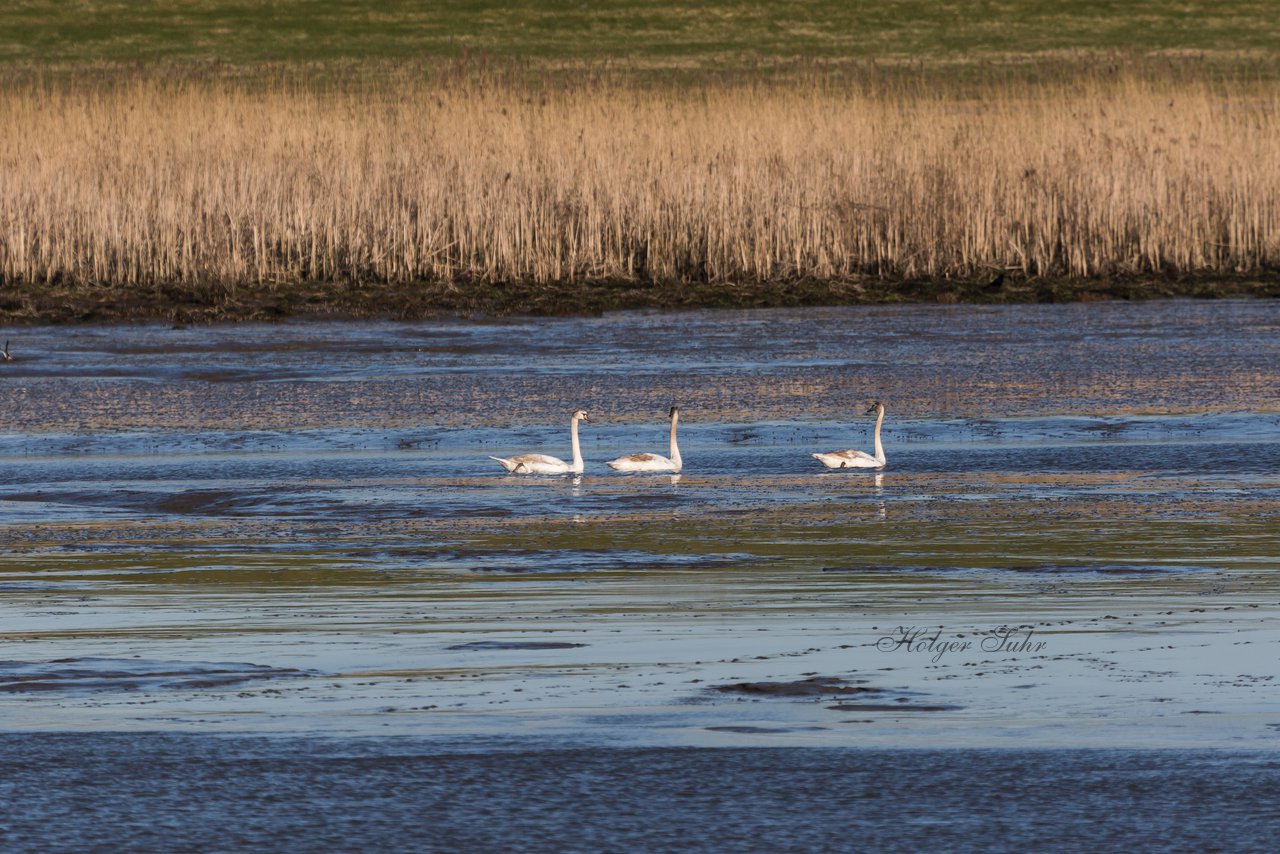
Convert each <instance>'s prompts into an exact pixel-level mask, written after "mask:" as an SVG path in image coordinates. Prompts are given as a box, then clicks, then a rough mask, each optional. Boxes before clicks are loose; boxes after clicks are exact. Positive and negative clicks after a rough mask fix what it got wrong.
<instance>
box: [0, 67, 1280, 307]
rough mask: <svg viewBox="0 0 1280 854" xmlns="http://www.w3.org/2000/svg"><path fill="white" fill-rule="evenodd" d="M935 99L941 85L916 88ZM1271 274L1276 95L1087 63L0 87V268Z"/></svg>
mask: <svg viewBox="0 0 1280 854" xmlns="http://www.w3.org/2000/svg"><path fill="white" fill-rule="evenodd" d="M944 89H945V87H944ZM1278 265H1280V91H1278V90H1277V89H1276V88H1275V87H1266V86H1255V87H1253V88H1252V89H1250V91H1249V92H1248V94H1247V95H1244V94H1240V93H1236V94H1233V93H1232V92H1231V91H1224V90H1223V89H1221V88H1219V89H1211V88H1210V87H1208V86H1205V85H1198V84H1194V83H1192V84H1188V83H1175V82H1163V83H1162V82H1159V81H1152V80H1147V81H1140V80H1138V79H1127V80H1118V81H1106V80H1092V81H1089V82H1086V83H1078V82H1077V83H1070V82H1063V83H1061V84H1058V85H1039V84H1037V85H1030V84H1026V83H1022V84H1019V83H1010V84H1008V85H1006V86H994V87H990V88H989V89H988V91H986V92H985V93H984V94H983V96H982V97H978V98H975V97H970V96H966V95H961V94H960V93H959V91H958V90H957V91H956V92H947V91H937V90H923V89H912V88H910V87H902V88H900V89H896V90H895V89H893V88H888V89H882V90H879V91H874V92H872V91H870V90H866V89H858V88H856V87H841V86H838V85H832V84H830V83H826V84H824V83H819V82H814V83H813V84H811V85H810V84H804V83H795V82H792V83H789V84H787V85H784V86H762V85H754V86H753V85H734V84H731V83H724V84H709V85H704V86H700V87H698V86H695V87H685V88H675V87H671V88H665V89H664V88H661V87H648V88H642V87H628V86H626V85H622V84H602V85H586V86H579V87H566V88H560V89H552V88H545V89H537V88H534V87H521V86H519V85H473V86H467V85H449V84H447V83H438V84H432V83H427V82H419V83H413V84H405V85H402V86H401V87H399V88H397V89H396V91H394V92H388V91H382V92H376V91H374V92H370V93H365V94H360V93H352V92H327V93H318V92H306V91H301V90H299V89H297V88H295V87H290V86H283V85H282V86H279V87H275V88H269V89H268V90H267V91H261V90H255V91H250V90H248V89H244V88H237V87H235V86H234V85H228V84H225V83H217V82H205V83H201V82H198V81H197V82H194V83H185V84H182V85H176V86H175V85H170V84H165V83H163V82H160V81H155V80H147V79H141V80H134V81H132V82H129V83H127V84H125V85H102V86H92V85H83V84H82V85H74V86H67V85H55V86H40V85H37V84H30V85H26V86H22V87H10V88H9V89H8V90H7V91H5V92H3V93H2V94H0V277H3V280H4V281H7V282H26V283H40V282H62V283H81V282H83V283H109V284H119V285H130V284H135V283H144V284H155V283H177V284H182V283H203V284H207V283H209V282H217V283H225V284H226V285H228V286H235V285H236V284H240V283H250V282H252V283H262V282H267V283H281V284H287V283H290V282H296V281H300V280H321V281H326V280H332V281H348V280H354V279H359V280H381V281H388V282H396V283H403V282H410V281H417V280H424V279H426V280H435V281H441V280H444V281H450V282H458V283H464V282H488V281H499V280H523V281H539V282H540V281H553V280H573V279H580V278H611V277H621V278H627V279H635V280H641V281H664V282H665V281H691V280H696V281H711V282H714V281H721V280H735V281H760V280H770V281H776V280H785V279H789V278H793V277H806V278H807V277H817V278H828V277H833V278H846V277H859V276H880V277H952V276H954V277H970V276H976V275H982V274H984V271H987V270H991V269H995V268H1008V269H1012V270H1018V271H1021V272H1022V273H1025V274H1027V275H1029V276H1044V275H1054V276H1056V275H1065V276H1079V277H1089V276H1099V275H1109V274H1123V273H1133V274H1149V273H1167V272H1191V271H1194V272H1215V271H1218V272H1258V271H1262V270H1264V269H1268V268H1270V269H1275V268H1276V267H1277V266H1278Z"/></svg>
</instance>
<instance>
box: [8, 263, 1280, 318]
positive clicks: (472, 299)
mask: <svg viewBox="0 0 1280 854" xmlns="http://www.w3.org/2000/svg"><path fill="white" fill-rule="evenodd" d="M1177 298H1183V299H1228V298H1254V299H1275V298H1280V275H1270V276H1257V275H1249V276H1226V277H1223V276H1221V275H1216V274H1199V275H1187V276H1170V277H1113V278H1105V279H1066V278H1026V279H1022V278H1014V277H1012V276H999V277H993V278H992V279H984V280H979V281H973V280H969V281H948V280H932V279H919V280H906V281H903V280H889V279H867V280H835V281H821V280H797V281H780V282H752V283H741V284H731V283H724V282H715V283H687V282H686V283H678V284H676V283H673V284H650V283H643V282H638V281H630V280H592V281H569V282H559V283H553V284H547V283H532V282H498V283H485V284H461V285H460V284H457V283H446V282H420V283H413V284H388V283H334V282H309V283H305V284H289V285H277V284H251V285H235V286H229V285H223V284H210V285H206V286H203V287H192V286H187V285H156V286H151V287H140V286H85V285H80V286H74V287H59V286H53V287H50V286H46V285H29V284H3V285H0V323H3V324H5V325H8V326H50V325H74V324H81V323H134V322H148V321H152V322H154V321H165V322H171V323H175V324H187V323H195V324H203V323H226V322H251V321H252V322H261V321H279V320H286V319H298V320H307V319H323V320H372V319H389V320H433V319H444V318H466V317H506V316H543V317H565V316H583V315H586V316H590V315H600V314H604V313H606V312H612V311H635V310H645V309H651V310H664V309H666V310H680V309H687V310H691V309H708V308H725V309H747V308H800V307H821V306H844V305H892V304H944V305H945V304H967V305H1004V304H1032V303H1041V304H1050V303H1062V302H1098V301H1114V300H1120V301H1137V300H1151V299H1177Z"/></svg>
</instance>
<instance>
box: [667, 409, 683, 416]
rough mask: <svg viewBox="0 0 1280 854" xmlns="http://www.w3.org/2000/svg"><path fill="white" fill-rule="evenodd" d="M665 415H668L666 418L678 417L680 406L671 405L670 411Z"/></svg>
mask: <svg viewBox="0 0 1280 854" xmlns="http://www.w3.org/2000/svg"><path fill="white" fill-rule="evenodd" d="M667 417H668V418H679V417H680V407H678V406H673V407H671V411H670V412H668V413H667Z"/></svg>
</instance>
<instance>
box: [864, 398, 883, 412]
mask: <svg viewBox="0 0 1280 854" xmlns="http://www.w3.org/2000/svg"><path fill="white" fill-rule="evenodd" d="M873 412H874V413H876V414H877V415H879V414H880V413H881V412H884V404H883V403H881V402H880V401H878V400H877V401H876V402H875V403H873V404H871V408H870V409H868V410H867V411H866V414H867V415H870V414H871V413H873Z"/></svg>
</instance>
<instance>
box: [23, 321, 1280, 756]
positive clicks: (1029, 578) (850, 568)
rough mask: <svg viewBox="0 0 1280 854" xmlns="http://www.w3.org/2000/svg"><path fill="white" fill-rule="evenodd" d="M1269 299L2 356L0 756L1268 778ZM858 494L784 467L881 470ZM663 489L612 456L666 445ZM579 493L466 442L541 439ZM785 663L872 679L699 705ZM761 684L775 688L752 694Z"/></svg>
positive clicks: (1272, 474)
mask: <svg viewBox="0 0 1280 854" xmlns="http://www.w3.org/2000/svg"><path fill="white" fill-rule="evenodd" d="M1277 333H1280V305H1277V304H1275V303H1267V302H1219V303H1192V302H1168V303H1143V304H1132V305H1130V304H1114V305H1111V304H1107V305H1097V304H1095V305H1070V306H1002V307H996V308H986V307H905V308H848V309H822V310H796V311H759V312H694V313H685V314H669V313H652V314H625V315H612V316H606V317H603V318H586V319H581V318H580V319H565V320H539V321H502V322H494V323H479V322H476V323H470V322H467V323H461V322H460V323H450V324H445V323H428V324H396V323H373V324H312V323H297V324H288V325H279V326H268V325H262V326H234V327H232V326H227V327H202V328H190V329H170V328H167V327H163V326H137V327H110V328H107V327H103V328H97V327H80V328H69V327H64V328H50V329H36V330H23V331H21V332H14V333H11V334H10V335H9V336H8V337H10V338H11V339H12V351H13V352H14V354H15V361H13V362H10V363H5V364H3V365H0V404H2V405H3V406H4V408H5V411H6V412H8V413H10V419H9V421H8V427H7V430H6V432H4V433H3V434H0V465H3V467H4V472H5V476H4V479H3V483H2V485H0V547H3V549H4V551H3V556H2V557H0V642H2V643H3V647H2V648H0V729H5V730H10V731H17V730H22V731H28V732H31V731H37V730H41V731H47V730H62V731H86V730H91V731H104V730H111V731H142V730H147V731H153V730H168V731H174V732H178V733H188V732H200V733H206V732H210V731H214V732H234V733H278V734H287V733H302V732H308V733H312V732H320V733H334V734H344V735H360V736H370V735H374V734H379V735H381V734H388V733H391V734H399V735H403V736H409V737H413V738H419V739H463V740H473V739H480V738H492V737H496V736H503V737H515V736H518V737H520V738H524V739H530V740H532V741H534V742H539V741H546V742H547V743H554V744H555V745H557V746H559V747H564V746H570V747H574V746H578V747H582V746H585V747H602V746H609V747H616V746H628V745H629V746H645V747H669V746H686V745H697V746H717V747H724V746H757V745H770V746H772V745H805V746H833V745H834V746H852V747H868V746H877V745H878V746H889V747H902V746H911V747H952V746H956V745H966V746H973V747H991V746H1010V745H1013V746H1037V747H1039V746H1045V745H1054V746H1059V747H1066V748H1076V747H1082V746H1107V747H1113V746H1121V747H1130V748H1146V747H1159V748H1171V747H1177V748H1200V747H1216V748H1223V747H1236V748H1248V749H1255V750H1256V749H1273V748H1274V746H1275V745H1276V744H1277V739H1280V714H1278V713H1277V712H1276V709H1277V705H1276V703H1275V697H1276V693H1275V692H1276V687H1277V685H1276V682H1277V678H1278V677H1280V665H1278V664H1277V662H1278V661H1280V655H1278V654H1277V653H1280V628H1278V627H1280V623H1278V622H1277V619H1276V618H1277V616H1280V572H1278V570H1280V526H1278V525H1277V524H1276V520H1277V510H1280V377H1278V375H1277V370H1276V367H1275V366H1276V365H1280V335H1278V334H1277ZM872 399H883V400H885V401H886V403H887V405H888V409H889V414H888V417H887V420H886V424H885V445H886V447H887V451H888V455H889V466H888V467H887V468H886V470H885V471H884V472H882V473H873V472H826V471H824V470H822V469H821V468H820V467H819V466H818V465H817V463H816V462H814V461H813V460H812V459H810V458H809V453H810V452H811V451H814V450H833V449H837V448H843V447H855V448H862V449H865V450H870V444H871V442H870V423H869V419H866V418H864V417H863V416H862V415H861V413H862V411H863V410H865V409H866V406H867V404H868V403H869V402H870V401H871V400H872ZM673 401H675V402H678V403H679V404H680V406H681V407H682V410H683V412H684V420H683V421H682V423H681V447H682V450H683V452H684V457H685V459H686V465H687V467H688V468H687V470H686V471H685V472H684V473H683V474H682V475H680V476H679V477H678V478H672V477H670V476H665V475H659V476H653V475H649V476H622V475H616V474H613V473H611V472H609V471H608V470H607V469H606V468H605V467H604V465H603V461H604V460H606V459H609V458H611V457H613V456H616V455H619V454H621V453H625V452H630V451H635V450H644V449H648V450H654V451H665V447H664V445H665V426H664V423H663V414H664V412H665V409H666V407H667V406H668V405H669V404H670V403H671V402H673ZM575 407H584V408H586V409H588V410H590V412H591V413H592V417H593V418H594V422H593V423H591V424H587V425H584V426H583V442H584V453H585V455H586V456H587V459H588V467H587V472H586V474H585V475H584V476H583V477H581V478H521V477H514V476H508V475H505V474H504V473H503V472H502V471H501V470H500V469H498V468H497V467H496V465H495V464H494V463H492V462H491V461H490V460H488V459H487V456H488V455H490V454H494V455H497V454H506V453H511V452H522V451H542V452H549V453H553V454H556V455H562V456H567V454H568V436H567V433H568V430H567V424H566V423H564V422H566V421H567V416H568V412H569V411H570V410H571V409H573V408H575ZM815 676H821V677H829V678H832V679H839V680H845V681H847V682H848V683H849V684H850V685H859V686H863V687H866V688H867V689H868V691H867V695H866V696H867V699H865V700H864V699H861V698H858V699H855V700H850V699H848V698H847V697H843V696H841V695H840V694H839V693H838V692H831V693H829V694H822V693H819V694H818V695H816V696H812V695H809V696H799V697H797V696H773V695H767V696H757V695H752V694H744V693H741V692H739V693H734V692H733V691H728V692H726V691H722V690H717V688H718V687H723V686H727V685H735V684H741V683H762V682H767V683H782V684H787V683H796V682H800V681H802V680H805V679H809V678H812V677H815ZM784 694H785V692H784Z"/></svg>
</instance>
